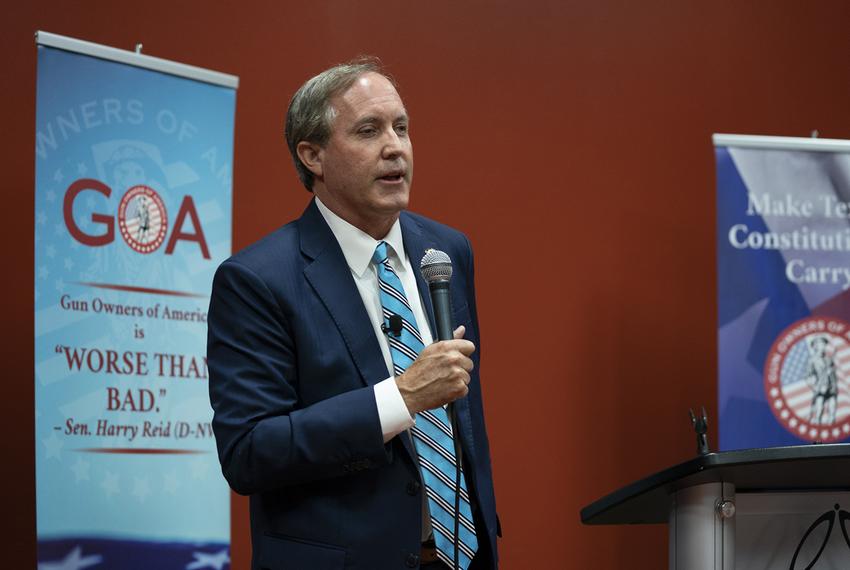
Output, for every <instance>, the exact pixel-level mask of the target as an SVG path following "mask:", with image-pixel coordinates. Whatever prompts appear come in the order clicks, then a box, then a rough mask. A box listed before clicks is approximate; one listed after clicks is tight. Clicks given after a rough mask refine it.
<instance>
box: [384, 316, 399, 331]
mask: <svg viewBox="0 0 850 570" xmlns="http://www.w3.org/2000/svg"><path fill="white" fill-rule="evenodd" d="M401 326H402V324H401V315H390V325H389V326H387V324H386V323H381V332H382V333H384V334H390V333H392V335H393V336H401Z"/></svg>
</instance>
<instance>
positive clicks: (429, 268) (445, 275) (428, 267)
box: [419, 249, 452, 283]
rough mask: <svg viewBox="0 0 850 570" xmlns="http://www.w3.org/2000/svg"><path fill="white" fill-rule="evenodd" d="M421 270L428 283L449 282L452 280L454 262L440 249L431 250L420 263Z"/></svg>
mask: <svg viewBox="0 0 850 570" xmlns="http://www.w3.org/2000/svg"><path fill="white" fill-rule="evenodd" d="M419 270H420V271H421V272H422V277H423V278H424V279H425V281H426V282H427V283H436V282H439V281H448V280H449V279H451V278H452V260H451V258H450V257H449V256H448V254H447V253H446V252H444V251H440V250H439V249H429V250H427V251H426V252H425V255H424V256H423V257H422V261H421V262H420V263H419Z"/></svg>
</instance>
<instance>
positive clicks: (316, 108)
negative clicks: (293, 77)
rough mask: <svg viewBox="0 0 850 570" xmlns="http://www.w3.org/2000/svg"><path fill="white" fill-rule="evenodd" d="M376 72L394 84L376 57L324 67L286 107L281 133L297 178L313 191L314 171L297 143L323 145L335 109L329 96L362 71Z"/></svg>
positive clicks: (300, 89)
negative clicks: (301, 153) (300, 152)
mask: <svg viewBox="0 0 850 570" xmlns="http://www.w3.org/2000/svg"><path fill="white" fill-rule="evenodd" d="M370 72H374V73H379V74H381V75H383V76H384V77H386V78H387V79H388V80H389V81H390V83H392V84H393V86H395V81H394V80H393V78H392V77H390V76H389V75H388V74H387V73H386V72H385V71H384V68H383V65H381V61H380V60H379V59H378V58H376V57H371V56H364V57H359V58H357V59H355V60H352V61H349V62H347V63H341V64H338V65H335V66H333V67H331V68H330V69H326V70H325V71H323V72H321V73H320V74H318V75H316V76H315V77H312V78H310V79H308V80H307V81H306V82H305V83H304V85H302V86H301V87H300V88H299V89H298V91H296V92H295V95H293V96H292V100H291V101H290V102H289V109H287V111H286V128H285V129H284V135H285V137H286V144H287V146H288V147H289V152H290V154H291V155H292V160H293V162H295V170H296V172H298V178H299V179H300V180H301V183H302V184H303V185H304V187H305V188H307V190H310V191H311V192H312V191H313V178H314V177H313V173H312V172H310V170H309V169H308V168H307V167H306V166H305V165H304V163H303V162H301V159H300V158H299V157H298V143H300V142H301V141H306V142H309V143H313V144H317V145H319V146H324V145H325V143H327V142H328V139H329V138H330V136H331V123H332V122H333V119H334V116H335V114H336V113H335V111H334V108H333V107H332V106H331V99H333V98H334V97H336V96H337V95H339V94H340V93H342V92H344V91H345V90H346V89H348V88H349V87H351V86H352V85H353V84H354V82H355V81H356V80H357V78H358V77H360V76H361V75H363V74H364V73H370Z"/></svg>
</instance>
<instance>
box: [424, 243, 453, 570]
mask: <svg viewBox="0 0 850 570" xmlns="http://www.w3.org/2000/svg"><path fill="white" fill-rule="evenodd" d="M419 270H420V271H421V272H422V277H423V279H425V281H426V282H427V283H428V290H429V291H430V292H431V304H432V305H433V307H434V325H435V327H436V329H437V330H436V333H437V340H452V339H453V338H454V335H453V330H454V326H453V323H452V299H451V295H450V293H449V280H450V279H451V278H452V260H451V258H450V257H449V256H448V254H447V253H445V252H444V251H440V250H438V249H429V250H428V251H426V252H425V255H424V256H423V257H422V261H421V262H420V263H419ZM454 408H455V407H454V404H453V403H452V404H449V405H448V406H447V407H446V414H447V415H448V417H449V421H450V422H451V424H452V439H453V440H454V447H455V460H456V461H455V464H456V469H455V504H454V508H455V512H454V567H455V570H457V568H458V563H459V561H458V555H459V550H460V536H459V533H460V466H461V462H462V461H463V450H462V449H461V445H460V437H459V435H458V434H459V433H460V431H459V429H458V423H457V415H456V414H455V409H454Z"/></svg>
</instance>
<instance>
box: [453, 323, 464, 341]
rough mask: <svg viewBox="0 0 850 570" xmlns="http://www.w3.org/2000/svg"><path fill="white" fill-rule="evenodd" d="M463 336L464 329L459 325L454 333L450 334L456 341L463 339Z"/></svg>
mask: <svg viewBox="0 0 850 570" xmlns="http://www.w3.org/2000/svg"><path fill="white" fill-rule="evenodd" d="M464 334H466V327H465V326H463V325H460V326H459V327H458V328H456V329H455V330H454V333H453V334H452V336H453V337H454V338H455V340H457V339H461V338H463V335H464Z"/></svg>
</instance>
